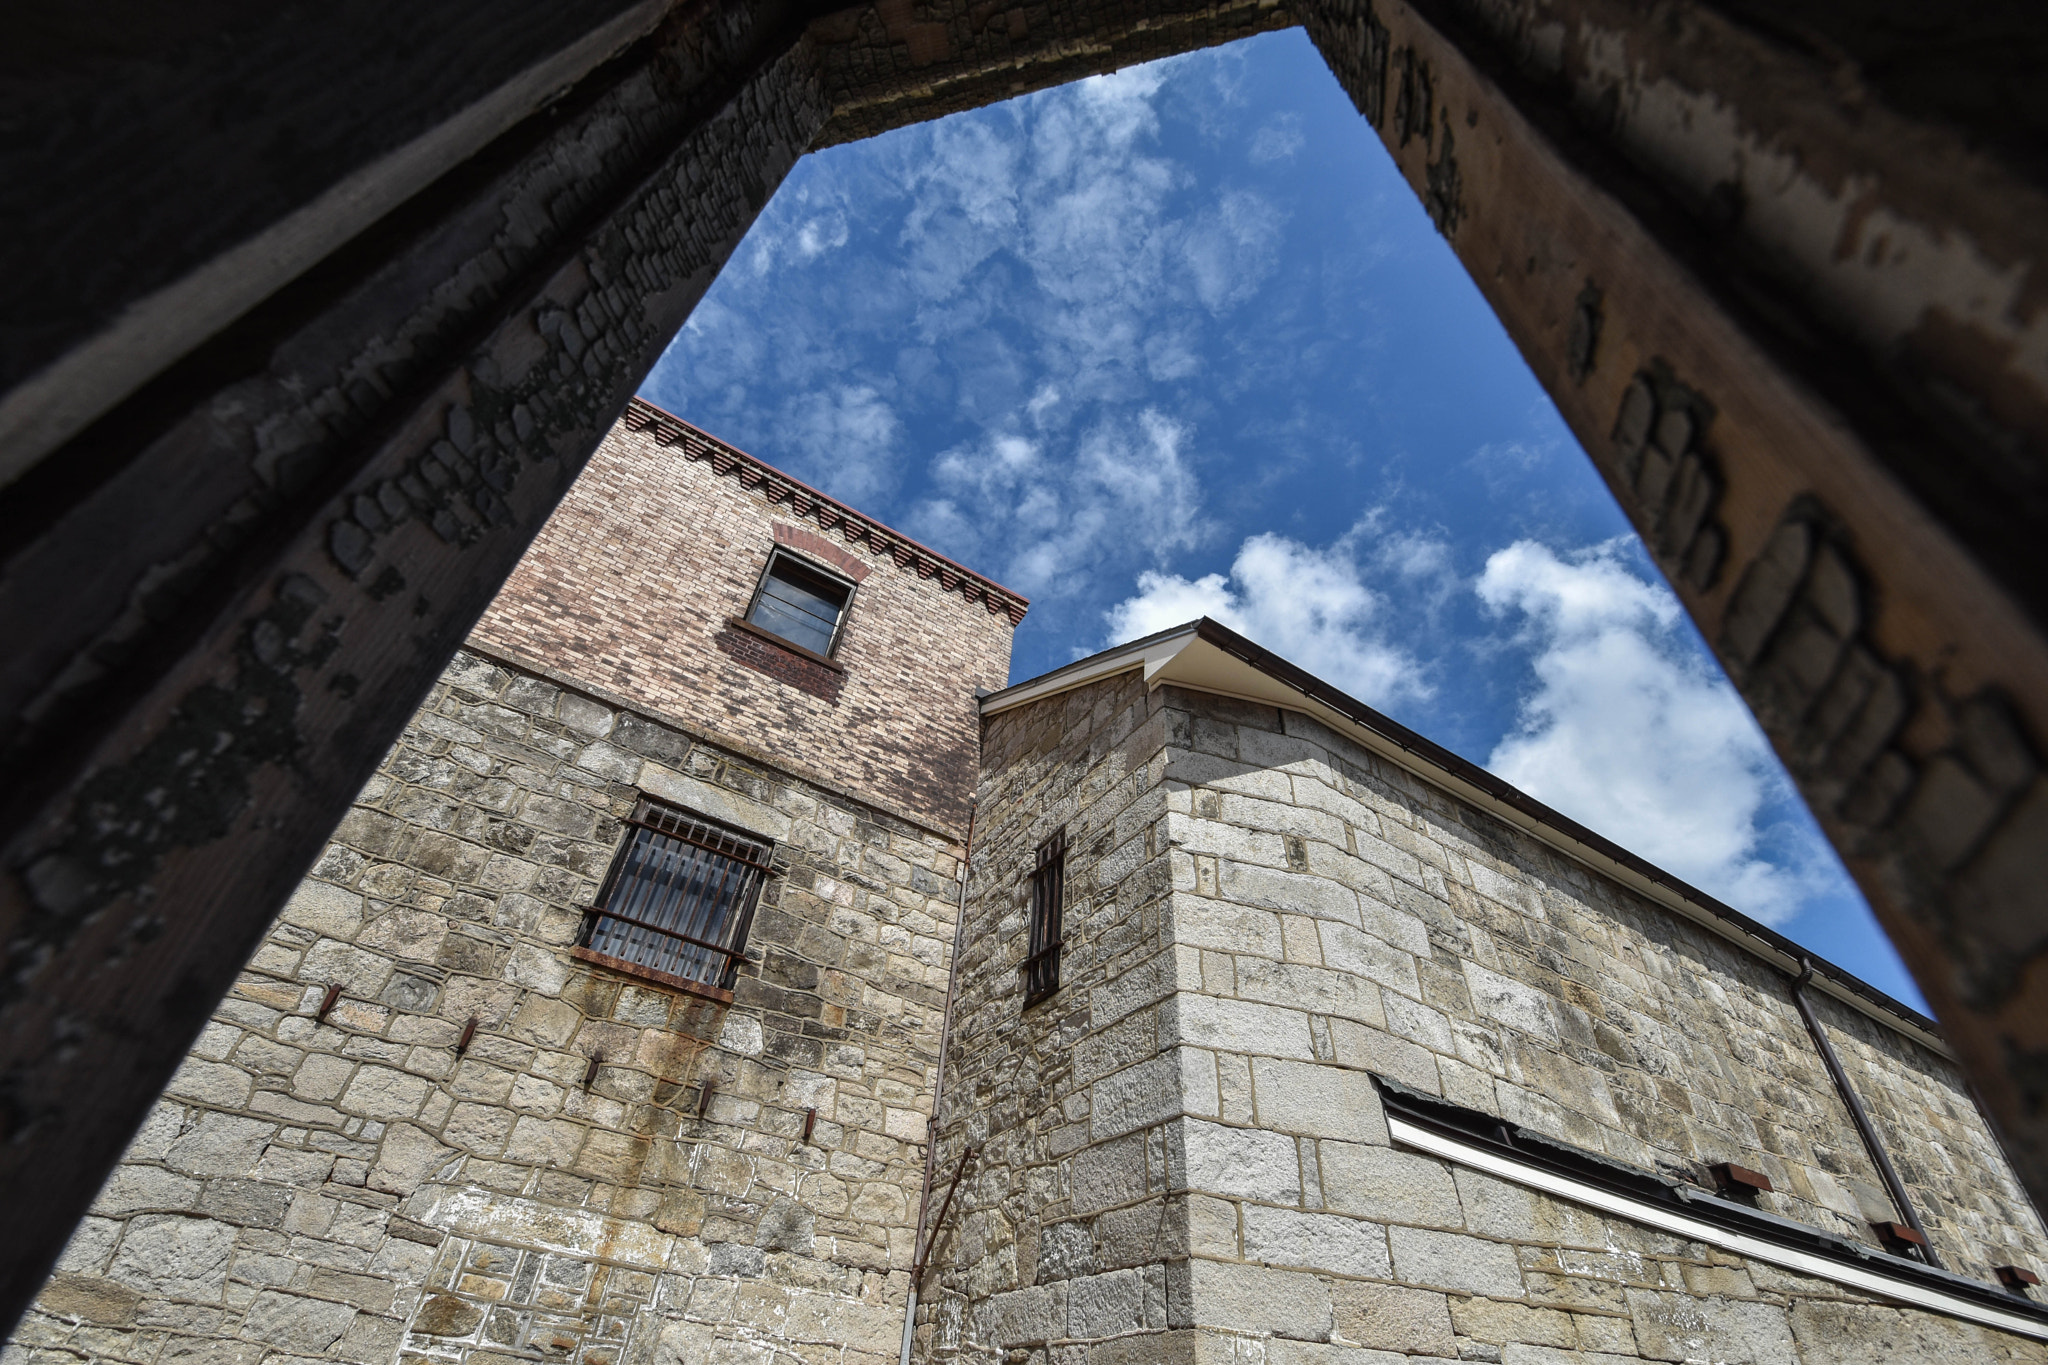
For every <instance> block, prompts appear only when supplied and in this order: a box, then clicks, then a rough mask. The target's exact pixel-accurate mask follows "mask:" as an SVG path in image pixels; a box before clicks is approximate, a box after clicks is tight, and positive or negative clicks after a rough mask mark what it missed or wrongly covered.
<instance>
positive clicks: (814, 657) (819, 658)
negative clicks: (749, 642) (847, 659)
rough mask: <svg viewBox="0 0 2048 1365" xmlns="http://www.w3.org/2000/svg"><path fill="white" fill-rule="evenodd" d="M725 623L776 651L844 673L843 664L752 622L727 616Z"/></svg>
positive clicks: (844, 667)
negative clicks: (781, 650) (785, 652)
mask: <svg viewBox="0 0 2048 1365" xmlns="http://www.w3.org/2000/svg"><path fill="white" fill-rule="evenodd" d="M725 623H726V624H727V625H729V626H731V627H732V628H733V629H735V630H744V631H745V632H747V634H749V635H758V636H759V637H760V638H762V639H763V640H766V641H767V642H768V643H769V644H771V645H774V646H775V647H776V648H777V649H786V650H788V651H789V652H790V653H792V654H794V655H796V656H797V657H798V658H799V659H809V660H810V661H811V662H812V663H814V664H823V665H824V666H825V667H826V668H829V669H831V670H832V671H833V672H834V673H844V672H845V671H846V665H845V664H842V663H836V662H834V661H833V660H831V659H829V658H827V657H825V656H824V655H823V654H818V653H814V652H813V651H811V650H808V649H805V648H804V647H803V646H802V645H800V644H796V643H795V642H793V641H790V640H785V639H783V638H782V637H781V636H780V635H777V634H776V633H775V632H774V631H772V630H763V629H761V627H759V626H757V625H755V624H754V623H753V622H752V621H749V620H746V619H745V618H743V617H739V616H728V617H726V618H725Z"/></svg>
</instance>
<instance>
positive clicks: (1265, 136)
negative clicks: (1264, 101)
mask: <svg viewBox="0 0 2048 1365" xmlns="http://www.w3.org/2000/svg"><path fill="white" fill-rule="evenodd" d="M1301 145H1302V136H1301V120H1300V118H1298V117H1297V116H1295V115H1293V114H1282V115H1281V116H1280V117H1278V118H1276V119H1272V120H1270V121H1268V122H1267V123H1266V124H1264V125H1263V126H1262V127H1260V129H1259V131H1258V132H1256V133H1254V134H1252V145H1251V148H1250V155H1251V159H1252V160H1253V161H1256V162H1258V163H1260V164H1262V165H1265V164H1270V163H1272V162H1275V161H1292V160H1294V156H1295V153H1297V152H1299V151H1300V150H1301Z"/></svg>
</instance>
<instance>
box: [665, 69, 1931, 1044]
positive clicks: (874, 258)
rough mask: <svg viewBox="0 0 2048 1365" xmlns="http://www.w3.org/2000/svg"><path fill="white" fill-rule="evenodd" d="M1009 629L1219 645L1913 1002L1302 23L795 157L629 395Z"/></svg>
mask: <svg viewBox="0 0 2048 1365" xmlns="http://www.w3.org/2000/svg"><path fill="white" fill-rule="evenodd" d="M641 392H642V393H643V395H644V396H645V397H647V398H648V399H649V400H650V401H652V402H655V403H658V404H660V405H661V406H663V407H665V408H668V409H669V410H671V411H673V412H675V413H677V414H679V415H681V416H683V417H685V418H687V419H689V420H690V421H692V422H695V423H697V424H698V425H699V426H702V427H704V428H705V429H706V430H708V431H711V432H714V433H716V434H717V435H719V436H721V437H723V438H725V439H726V440H729V441H731V442H733V443H734V444H735V445H738V446H740V447H741V448H742V449H745V450H748V451H750V452H751V453H753V454H755V455H758V456H760V457H762V458H763V459H766V460H768V461H770V462H771V463H773V464H776V465H778V466H780V467H781V468H784V469H786V470H788V471H790V472H791V473H794V474H796V475H797V476H798V477H800V478H803V479H806V480H808V481H810V482H812V483H814V484H816V485H818V486H819V487H822V488H824V489H825V490H826V491H828V492H830V493H832V494H834V495H835V496H837V497H840V498H842V499H844V500H846V501H848V502H850V503H852V504H854V505H855V506H858V507H860V508H861V509H862V510H864V511H866V512H868V513H870V514H872V515H874V516H877V517H879V518H881V519H882V520H884V521H886V522H888V523H890V524H891V525H893V526H896V527H897V528H899V529H901V530H903V531H906V532H908V533H909V534H911V535H913V536H915V537H917V538H918V539H920V540H923V541H925V542H926V543H927V544H929V545H931V546H933V547H934V548H936V549H938V550H941V551H943V552H944V553H946V554H948V555H951V556H953V557H954V558H956V559H958V560H960V561H961V562H963V563H965V564H967V565H969V566H971V567H973V568H975V569H977V570H979V571H981V572H984V573H987V574H989V575H991V576H992V577H995V578H997V579H998V580H1000V581H1002V582H1003V583H1005V584H1007V585H1008V586H1010V587H1012V588H1015V589H1016V590H1018V591H1020V592H1022V593H1024V594H1026V595H1027V596H1029V597H1030V598H1031V599H1032V608H1031V614H1030V615H1029V616H1028V617H1027V618H1026V619H1025V621H1024V624H1023V626H1022V627H1021V628H1019V630H1018V632H1017V637H1016V648H1015V656H1014V658H1015V662H1014V666H1013V670H1012V677H1013V678H1015V679H1022V678H1028V677H1031V676H1033V675H1035V674H1038V673H1042V672H1044V671H1046V670H1047V669H1051V668H1055V667H1058V666H1059V665H1061V664H1064V663H1067V662H1069V661H1071V660H1073V659H1075V658H1078V657H1080V656H1082V655H1084V654H1088V653H1092V652H1094V651H1095V650H1097V649H1100V648H1103V647H1105V646H1107V645H1110V644H1114V643H1116V642H1118V641H1119V640H1122V639H1128V638H1132V637H1134V636H1136V635H1140V634H1144V633H1147V632H1149V631H1151V630H1155V629H1159V628H1162V627H1165V626H1168V625H1173V624H1177V623H1179V622H1181V621H1184V620H1187V619H1189V618H1191V617H1194V616H1198V615H1202V614H1205V613H1206V614H1207V615H1210V616H1213V617H1216V618H1217V619H1219V620H1221V621H1224V622H1225V623H1226V624H1229V625H1232V626H1234V627H1236V628H1237V629H1239V630H1241V631H1243V632H1244V633H1245V634H1247V635H1249V636H1251V637H1252V638H1253V639H1256V640H1258V641H1259V642H1260V643H1261V644H1264V645H1265V646H1267V647H1268V648H1270V649H1273V650H1275V651H1277V652H1279V653H1281V654H1283V655H1285V656H1287V657H1288V658H1290V659H1292V660H1294V661H1295V662H1296V663H1298V664H1300V665H1302V666H1303V667H1305V668H1307V669H1309V670H1310V671H1311V672H1314V673H1316V674H1318V675H1320V676H1322V677H1324V678H1327V679H1328V680H1329V681H1331V682H1332V683H1335V684H1336V685H1338V686H1339V687H1342V688H1343V689H1345V690H1346V691H1348V692H1350V693H1352V694H1353V695H1355V696H1357V697H1359V698H1361V699H1363V700H1365V701H1367V702H1369V703H1371V704H1373V705H1375V706H1377V707H1379V708H1381V709H1382V710H1384V711H1386V712H1387V713H1388V714H1390V715H1392V716H1394V717H1395V718H1397V719H1399V720H1400V721H1402V722H1403V723H1405V724H1408V725H1410V726H1413V727H1414V728H1416V729H1417V730H1420V731H1422V732H1423V733H1425V734H1427V735H1429V736H1430V737H1431V738H1433V739H1436V740H1437V741H1438V742H1440V743H1443V744H1445V745H1447V746H1448V747H1450V748H1452V749H1455V750H1457V751H1458V752H1459V753H1462V754H1464V755H1465V756H1467V757H1468V758H1471V759H1473V760H1474V761H1475V762H1479V763H1482V764H1484V765H1485V766H1487V767H1488V768H1490V769H1492V770H1493V771H1494V772H1496V773H1499V774H1500V775H1501V776H1503V777H1505V778H1507V779H1508V780H1509V781H1512V782H1514V783H1516V784H1517V785H1518V786H1521V787H1522V788H1523V789H1525V790H1527V791H1529V792H1530V793H1532V794H1533V795H1535V796H1537V797H1538V798H1539V799H1541V800H1543V801H1546V802H1548V803H1549V804H1551V805H1552V806H1554V807H1556V808H1558V809H1560V810H1562V811H1564V812H1565V813H1567V814H1569V815H1571V816H1573V817H1574V818H1576V819H1579V820H1581V821H1583V822H1584V823H1586V824H1588V825H1590V826H1592V827H1593V828H1595V829H1598V830H1600V831H1601V832H1602V833H1604V834H1606V835H1608V836H1609V837H1611V838H1613V839H1615V840H1617V841H1618V842H1620V843H1622V844H1624V845H1625V846H1627V847H1629V848H1631V849H1633V850H1635V851H1636V852H1638V853H1640V854H1641V855H1643V856H1644V857H1646V858H1649V859H1650V860H1651V861H1653V862H1655V863H1658V864H1659V865H1661V866H1663V867H1666V868H1668V869H1670V870H1671V871H1672V872H1674V873H1676V874H1678V875H1679V876H1681V877H1684V878H1686V879H1687V880H1689V881H1692V882H1693V883H1695V884H1696V885H1699V886H1701V887H1702V888H1704V889H1706V890H1708V891H1711V892H1713V893H1714V894H1716V895H1718V896H1720V897H1722V898H1723V899H1724V900H1726V901H1728V902H1729V903H1730V904H1733V905H1735V906H1736V907H1738V908H1740V909H1742V910H1744V911H1746V912H1747V913H1749V914H1752V915H1754V916H1756V917H1757V918H1759V919H1763V920H1766V921H1768V922H1770V923H1772V924H1774V925H1776V926H1778V927H1779V928H1780V929H1782V930H1784V931H1785V932H1786V933H1788V934H1790V935H1792V936H1793V937H1794V938H1797V939H1799V940H1800V941H1802V942H1804V943H1806V944H1808V945H1810V946H1811V947H1812V948H1813V949H1814V950H1815V951H1817V952H1819V953H1821V954H1822V955H1824V956H1826V957H1828V958H1831V959H1833V960H1834V961H1836V962H1839V963H1840V964H1841V965H1843V966H1844V967H1847V968H1848V969H1849V970H1851V971H1854V972H1856V973H1858V974H1859V975H1862V976H1864V977H1865V978H1866V979H1868V980H1870V981H1871V982H1872V983H1873V984H1874V985H1877V986H1879V987H1880V988H1882V989H1884V990H1887V991H1890V992H1892V993H1893V994H1895V995H1897V996H1899V997H1900V998H1902V999H1904V1000H1906V1001H1908V1002H1909V1003H1913V1004H1915V1005H1919V1004H1920V999H1919V996H1918V993H1917V992H1916V991H1915V990H1914V989H1913V987H1912V985H1911V982H1910V981H1909V979H1908V978H1907V977H1906V975H1905V972H1904V970H1903V969H1902V968H1901V967H1900V966H1899V964H1898V960H1897V957H1896V956H1895V954H1893V952H1892V950H1891V948H1890V946H1889V945H1888V944H1887V943H1886V942H1885V941H1884V939H1883V936H1882V935H1881V934H1880V933H1879V932H1878V931H1877V929H1876V926H1875V924H1874V922H1873V921H1872V919H1871V917H1870V914H1869V911H1868V910H1867V909H1866V908H1865V906H1864V904H1863V902H1862V900H1861V898H1860V897H1859V896H1858V895H1857V893H1856V891H1855V889H1854V887H1853V886H1852V885H1851V884H1850V883H1849V882H1848V880H1847V878H1846V877H1845V876H1844V874H1843V873H1842V871H1841V868H1840V865H1839V863H1838V862H1837V861H1836V860H1835V858H1834V855H1833V853H1832V852H1831V851H1830V850H1829V849H1828V848H1827V846H1826V844H1825V843H1824V842H1823V841H1822V840H1821V838H1820V836H1819V834H1818V832H1817V830H1816V829H1815V828H1814V826H1813V824H1812V822H1811V820H1810V819H1809V818H1808V816H1807V815H1806V813H1805V811H1804V809H1803V808H1802V807H1800V805H1799V804H1798V802H1797V800H1796V798H1795V797H1794V796H1793V795H1792V791H1791V788H1790V785H1789V784H1788V783H1787V781H1786V779H1785V777H1784V774H1783V772H1782V770H1781V769H1780V768H1779V767H1778V765H1777V763H1776V761H1775V759H1773V758H1772V756H1771V754H1770V752H1769V749H1768V747H1767V746H1766V745H1765V743H1764V741H1763V738H1762V736H1761V735H1760V734H1759V733H1758V732H1757V730H1756V728H1755V725H1754V723H1753V722H1752V721H1751V720H1750V718H1749V715H1748V713H1747V712H1746V711H1745V710H1744V709H1743V707H1742V704H1741V702H1740V701H1739V700H1738V699H1737V698H1736V696H1735V694H1734V692H1733V691H1732V689H1730V688H1729V686H1728V684H1727V682H1726V681H1725V679H1724V678H1723V677H1722V675H1721V673H1720V671H1719V669H1718V667H1717V666H1716V665H1715V664H1714V662H1713V661H1712V659H1711V657H1710V656H1709V655H1708V654H1707V653H1706V651H1705V649H1704V647H1703V645H1702V644H1701V642H1700V640H1699V638H1698V636H1697V634H1696V633H1695V632H1694V631H1693V629H1692V627H1691V625H1690V623H1689V622H1688V621H1687V620H1686V618H1685V617H1684V615H1683V613H1682V612H1681V611H1680V610H1679V608H1678V604H1677V602H1676V600H1675V599H1674V598H1673V597H1672V596H1671V594H1670V592H1669V591H1668V589H1667V588H1666V587H1665V585H1664V583H1663V581H1662V579H1661V578H1659V577H1658V575H1657V574H1656V571H1655V570H1654V569H1653V568H1652V567H1651V566H1650V563H1649V561H1648V559H1647V558H1646V557H1645V556H1644V555H1643V553H1642V551H1641V550H1640V548H1639V547H1638V545H1637V544H1636V543H1635V540H1634V537H1633V534H1632V532H1631V531H1630V529H1629V527H1628V524H1627V522H1626V521H1625V520H1624V518H1623V517H1622V515H1621V512H1620V510H1619V509H1618V508H1617V507H1616V506H1615V504H1614V501H1613V499H1612V498H1611V497H1610V496H1609V495H1608V493H1607V491H1606V489H1605V488H1604V487H1603V486H1602V485H1601V483H1600V481H1599V479H1598V478H1597V477H1596V476H1595V474H1594V472H1593V469H1592V466H1591V465H1590V464H1589V463H1588V462H1587V460H1586V458H1585V456H1584V455H1583V453H1582V452H1581V451H1580V450H1579V448H1578V444H1577V442H1576V441H1575V440H1574V438H1573V437H1572V435H1571V433H1570V432H1569V431H1568V430H1567V429H1566V428H1565V426H1564V424H1563V423H1562V421H1560V420H1559V418H1558V416H1557V413H1556V411H1555V410H1554V409H1553V408H1552V406H1551V404H1550V401H1549V399H1548V398H1547V397H1546V396H1545V395H1544V393H1543V391H1542V389H1541V388H1540V387H1539V386H1538V385H1537V383H1536V381H1535V379H1534V377H1533V376H1532V375H1531V374H1530V373H1529V371H1528V368H1527V367H1526V366H1525V365H1524V364H1523V363H1522V360H1521V357H1520V355H1519V354H1518V353H1517V352H1516V350H1515V348H1514V345H1513V343H1511V342H1510V341H1509V340H1508V338H1507V336H1506V334H1505V333H1504V332H1503V331H1502V330H1501V328H1500V325H1499V323H1498V322H1497V321H1496V320H1495V319H1494V317H1493V314H1492V312H1491V310H1490V309H1489V308H1488V307H1487V305H1486V303H1485V301H1484V300H1483V299H1482V298H1481V297H1480V295H1479V292H1478V290H1477V289H1476V288H1475V287H1474V286H1473V284H1472V282H1471V280H1470V279H1469V278H1468V277H1467V276H1466V274H1465V272H1464V269H1463V267H1462V266H1460V265H1459V264H1458V262H1457V260H1456V258H1455V257H1454V256H1453V255H1452V254H1451V251H1450V249H1449V247H1448V246H1447V245H1446V244H1445V242H1444V241H1443V240H1442V239H1441V238H1440V237H1438V236H1437V235H1436V233H1435V231H1434V230H1433V229H1432V228H1431V226H1430V223H1429V220H1428V218H1427V216H1426V215H1425V214H1424V212H1423V210H1422V207H1421V205H1420V204H1419V202H1418V201H1417V200H1416V198H1415V196H1414V195H1413V194H1412V193H1411V192H1410V191H1409V189H1408V188H1407V186H1406V185H1405V184H1404V183H1403V182H1402V181H1401V180H1400V178H1399V176H1398V175H1397V173H1396V171H1395V169H1394V167H1393V164H1392V162H1391V160H1390V159H1389V158H1388V156H1387V155H1386V153H1385V152H1384V150H1383V149H1382V148H1381V147H1380V145H1379V143H1378V141H1377V139H1376V138H1375V136H1374V135H1373V133H1372V130H1371V129H1370V128H1369V127H1368V126H1367V125H1366V124H1365V122H1364V121H1363V120H1362V119H1360V118H1359V117H1358V115H1357V114H1356V113H1355V112H1354V111H1353V110H1352V108H1351V106H1350V104H1349V102H1348V101H1347V100H1346V99H1345V97H1344V95H1343V93H1342V92H1341V91H1340V90H1339V89H1338V87H1337V85H1336V82H1335V81H1334V80H1332V79H1331V78H1330V76H1329V73H1328V72H1327V71H1326V70H1325V68H1324V67H1323V64H1322V60H1321V59H1320V58H1319V57H1318V56H1317V55H1316V53H1315V50H1314V49H1313V47H1311V45H1310V44H1309V42H1308V40H1307V38H1306V37H1304V36H1303V35H1302V34H1301V33H1300V32H1299V31H1298V30H1297V31H1292V32H1288V33H1281V34H1269V35H1266V36H1263V37H1259V38H1254V39H1250V40H1248V41H1245V42H1242V43H1237V44H1233V45H1231V46H1229V47H1226V48H1219V49H1214V50H1211V51H1207V52H1199V53H1191V54H1188V55H1186V56H1183V57H1177V58H1172V59H1169V60H1167V61H1163V62H1156V63H1152V64H1150V65H1146V66H1142V67H1136V68H1132V69H1130V70H1127V71H1123V72H1119V73H1117V74H1116V75H1114V76H1110V77H1104V78H1100V79H1096V80H1090V81H1084V82H1080V83H1078V84H1075V85H1070V86H1065V87H1062V88H1060V89H1057V90H1051V91H1045V92H1042V93H1040V94H1036V95H1030V96H1026V97H1024V98H1022V99H1017V100H1013V101H1011V102H1009V103H1007V104H1003V105H999V106H996V107H994V108H990V109H982V110H977V111H974V112H971V113H966V114H959V115H955V116H953V117H951V118H947V119H944V120H942V121H940V122H938V123H933V124H925V125H920V126H918V127H914V128H908V129H904V130H901V131H899V132H895V133H891V134H888V135H886V136H884V137H880V138H875V139H872V140H870V141H867V142H862V143H856V144H853V145H850V146H844V147H835V148H832V149H829V150H827V151H824V152H820V153H817V154H815V155H812V156H808V157H806V158H804V159H803V161H801V162H800V163H799V164H798V165H797V167H796V169H795V171H794V172H793V173H792V174H791V175H790V177H789V179H788V180H787V181H785V182H784V184H783V186H782V188H781V189H780V190H779V191H778V192H777V194H776V196H775V198H774V199H773V200H772V201H771V202H770V203H769V205H768V206H767V208H766V209H765V210H764V211H763V213H762V215H761V217H760V219H759V221H758V222H757V223H756V224H755V226H754V228H753V230H752V231H751V232H750V233H749V234H748V236H747V239H746V241H745V242H744V243H742V245H741V247H740V249H739V251H738V252H737V253H736V254H735V255H734V257H733V259H732V262H731V263H730V264H729V265H728V266H727V267H726V269H725V271H724V273H723V274H722V275H721V276H720V277H719V279H718V281H717V283H716V284H715V285H714V286H713V288H712V290H711V292H710V294H709V295H708V296H707V297H706V298H705V300H704V301H703V303H702V304H701V305H699V307H698V309H697V311H696V314H695V315H694V316H693V317H692V318H691V320H690V323H689V325H688V326H687V327H685V328H684V330H683V332H682V333H681V334H680V335H679V336H678V337H677V338H676V340H675V341H674V343H673V344H671V346H670V347H669V349H668V352H667V353H666V354H665V355H664V356H663V357H662V359H661V362H660V363H659V364H658V365H657V366H656V367H655V370H654V372H653V374H652V375H650V376H649V377H648V380H647V382H646V383H645V384H644V385H643V386H642V389H641Z"/></svg>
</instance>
